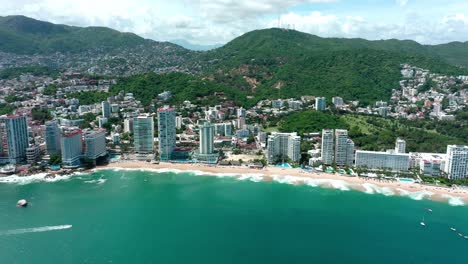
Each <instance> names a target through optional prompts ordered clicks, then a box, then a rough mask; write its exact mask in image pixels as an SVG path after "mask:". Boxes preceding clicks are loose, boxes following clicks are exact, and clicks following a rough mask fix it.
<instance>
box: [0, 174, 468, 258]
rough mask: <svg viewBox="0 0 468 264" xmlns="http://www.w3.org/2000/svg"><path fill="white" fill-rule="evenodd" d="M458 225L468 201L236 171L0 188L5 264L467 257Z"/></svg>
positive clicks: (467, 244)
mask: <svg viewBox="0 0 468 264" xmlns="http://www.w3.org/2000/svg"><path fill="white" fill-rule="evenodd" d="M20 198H26V199H28V200H29V201H30V202H31V206H30V207H28V208H24V209H23V208H16V207H15V203H16V201H17V200H18V199H20ZM426 207H430V208H432V209H433V213H432V214H430V213H429V212H427V211H425V210H424V208H426ZM423 217H424V219H425V222H426V224H427V226H426V227H422V226H420V224H419V222H420V221H421V220H422V218H423ZM64 225H72V227H71V228H68V229H65V228H66V227H63V226H64ZM47 226H53V228H48V227H47ZM451 226H454V227H456V228H457V229H458V230H460V231H461V232H465V233H466V234H468V207H466V206H461V207H453V206H450V205H448V204H447V203H438V202H430V201H414V200H411V199H409V198H405V197H386V196H383V195H370V194H365V193H359V192H354V191H340V190H333V189H323V188H314V187H309V186H295V185H288V184H280V183H275V182H262V183H255V182H250V181H240V180H237V179H234V178H216V177H210V176H194V175H190V174H173V173H162V174H155V173H151V172H137V171H100V172H96V173H94V174H91V175H80V176H74V177H72V178H71V179H69V180H65V181H58V182H54V183H44V182H36V183H29V184H24V185H19V184H0V263H48V264H49V263H50V264H52V263H468V250H467V249H468V240H465V239H462V238H460V237H458V235H457V234H456V233H454V232H452V231H450V230H449V228H450V227H451ZM26 228H29V229H27V230H24V229H26ZM31 228H32V229H31ZM38 228H39V229H38ZM61 228H64V229H61ZM18 229H23V230H18ZM49 229H61V230H49ZM47 230H49V231H47ZM40 231H41V232H40Z"/></svg>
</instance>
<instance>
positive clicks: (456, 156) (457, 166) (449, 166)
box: [445, 145, 468, 180]
mask: <svg viewBox="0 0 468 264" xmlns="http://www.w3.org/2000/svg"><path fill="white" fill-rule="evenodd" d="M445 172H446V173H447V175H448V178H449V179H451V180H459V179H464V178H467V177H468V146H461V145H448V146H447V162H446V163H445Z"/></svg>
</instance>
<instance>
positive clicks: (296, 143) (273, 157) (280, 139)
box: [267, 132, 301, 163]
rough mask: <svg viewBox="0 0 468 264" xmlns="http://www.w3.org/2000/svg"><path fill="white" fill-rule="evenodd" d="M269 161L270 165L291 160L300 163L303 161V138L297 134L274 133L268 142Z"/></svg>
mask: <svg viewBox="0 0 468 264" xmlns="http://www.w3.org/2000/svg"><path fill="white" fill-rule="evenodd" d="M267 142H268V144H267V159H268V162H269V163H274V162H276V161H277V160H287V159H290V160H291V161H293V162H299V161H300V159H301V137H300V136H298V135H297V133H278V132H273V133H272V134H271V135H269V136H268V140H267Z"/></svg>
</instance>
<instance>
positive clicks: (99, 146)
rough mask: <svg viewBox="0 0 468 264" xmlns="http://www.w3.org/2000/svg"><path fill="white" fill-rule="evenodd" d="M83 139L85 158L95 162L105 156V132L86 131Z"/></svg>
mask: <svg viewBox="0 0 468 264" xmlns="http://www.w3.org/2000/svg"><path fill="white" fill-rule="evenodd" d="M83 138H84V143H85V144H84V146H85V150H84V156H85V157H86V158H88V159H92V160H96V159H97V158H99V157H103V156H105V155H107V149H106V131H105V130H90V131H86V132H85V133H84V135H83Z"/></svg>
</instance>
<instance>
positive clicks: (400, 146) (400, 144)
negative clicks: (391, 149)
mask: <svg viewBox="0 0 468 264" xmlns="http://www.w3.org/2000/svg"><path fill="white" fill-rule="evenodd" d="M395 152H396V153H406V141H404V140H403V139H401V138H398V139H397V140H396V142H395Z"/></svg>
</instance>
